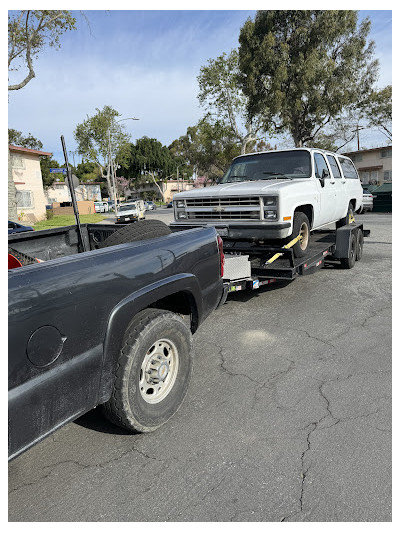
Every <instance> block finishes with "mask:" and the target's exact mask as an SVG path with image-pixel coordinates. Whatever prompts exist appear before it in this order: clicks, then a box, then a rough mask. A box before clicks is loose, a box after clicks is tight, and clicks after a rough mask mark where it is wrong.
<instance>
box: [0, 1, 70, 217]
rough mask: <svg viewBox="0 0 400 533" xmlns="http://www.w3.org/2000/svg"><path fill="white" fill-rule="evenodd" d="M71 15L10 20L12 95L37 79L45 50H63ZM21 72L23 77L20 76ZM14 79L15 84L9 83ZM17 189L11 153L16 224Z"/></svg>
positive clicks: (23, 15) (34, 13)
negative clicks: (37, 66)
mask: <svg viewBox="0 0 400 533" xmlns="http://www.w3.org/2000/svg"><path fill="white" fill-rule="evenodd" d="M75 23H76V21H75V18H74V17H73V16H72V15H71V12H70V11H60V10H58V11H56V10H50V11H49V10H22V11H10V12H9V16H8V75H9V84H8V90H9V91H16V90H19V89H22V88H23V87H25V86H26V85H27V84H28V83H29V82H30V81H31V80H32V79H33V78H34V77H35V75H36V74H35V68H34V60H35V59H37V57H38V56H39V54H40V53H42V52H43V50H44V49H45V48H46V47H55V48H59V47H60V37H61V35H62V34H63V33H65V32H66V31H69V30H73V29H75ZM21 72H22V73H21ZM10 78H12V81H10ZM16 193H17V191H16V188H15V184H14V180H13V177H12V168H11V155H10V151H8V218H9V219H10V220H17V202H16Z"/></svg>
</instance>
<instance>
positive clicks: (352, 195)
mask: <svg viewBox="0 0 400 533" xmlns="http://www.w3.org/2000/svg"><path fill="white" fill-rule="evenodd" d="M362 198H363V190H362V186H361V183H360V179H359V177H358V174H357V170H356V169H355V167H354V165H353V162H352V161H351V159H349V158H348V157H345V156H342V155H339V154H336V153H333V152H328V151H325V150H320V149H318V148H295V149H291V150H274V151H270V152H259V153H252V154H247V155H242V156H239V157H237V158H235V159H234V160H233V161H232V164H231V166H230V167H229V169H228V170H227V172H226V173H225V175H224V176H223V177H222V178H221V179H220V180H219V182H218V185H215V186H212V187H205V188H202V189H192V190H190V191H185V192H181V193H178V194H176V195H175V196H174V218H175V222H173V223H172V224H171V226H172V227H177V228H178V227H179V228H183V227H186V228H187V227H196V226H205V225H212V226H214V227H216V229H217V231H218V233H219V234H220V235H221V237H223V238H224V239H230V240H242V241H243V240H244V241H247V240H250V241H257V242H260V243H263V242H264V243H266V242H268V243H269V242H270V241H277V240H279V241H285V242H288V241H289V240H291V239H293V238H295V237H297V236H298V235H299V234H300V235H301V239H300V241H299V242H297V243H296V244H295V245H294V246H293V251H294V254H295V256H296V257H301V256H303V255H305V253H306V250H307V246H308V241H309V235H310V231H311V230H314V229H318V228H321V227H322V226H326V225H327V224H331V223H333V222H336V224H337V227H339V226H343V225H345V224H347V223H348V222H349V220H350V217H351V215H353V213H354V212H357V211H359V210H360V209H361V208H362Z"/></svg>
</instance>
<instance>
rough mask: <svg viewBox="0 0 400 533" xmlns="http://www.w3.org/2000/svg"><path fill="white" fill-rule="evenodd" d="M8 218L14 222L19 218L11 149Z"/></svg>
mask: <svg viewBox="0 0 400 533" xmlns="http://www.w3.org/2000/svg"><path fill="white" fill-rule="evenodd" d="M8 220H12V221H13V222H16V221H17V220H18V214H17V188H16V187H15V183H14V180H13V176H12V168H11V154H10V150H8Z"/></svg>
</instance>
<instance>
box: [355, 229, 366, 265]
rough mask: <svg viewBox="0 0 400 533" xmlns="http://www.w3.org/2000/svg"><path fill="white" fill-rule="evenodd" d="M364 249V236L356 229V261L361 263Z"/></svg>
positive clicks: (360, 230)
mask: <svg viewBox="0 0 400 533" xmlns="http://www.w3.org/2000/svg"><path fill="white" fill-rule="evenodd" d="M363 248H364V234H363V231H362V229H361V228H358V231H357V237H356V261H361V258H362V254H363Z"/></svg>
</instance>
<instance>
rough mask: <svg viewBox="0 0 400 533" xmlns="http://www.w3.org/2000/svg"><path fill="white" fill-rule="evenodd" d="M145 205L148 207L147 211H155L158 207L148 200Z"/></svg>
mask: <svg viewBox="0 0 400 533" xmlns="http://www.w3.org/2000/svg"><path fill="white" fill-rule="evenodd" d="M144 205H145V207H146V211H154V210H155V208H156V205H155V203H154V202H150V201H146V202H145V203H144Z"/></svg>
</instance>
